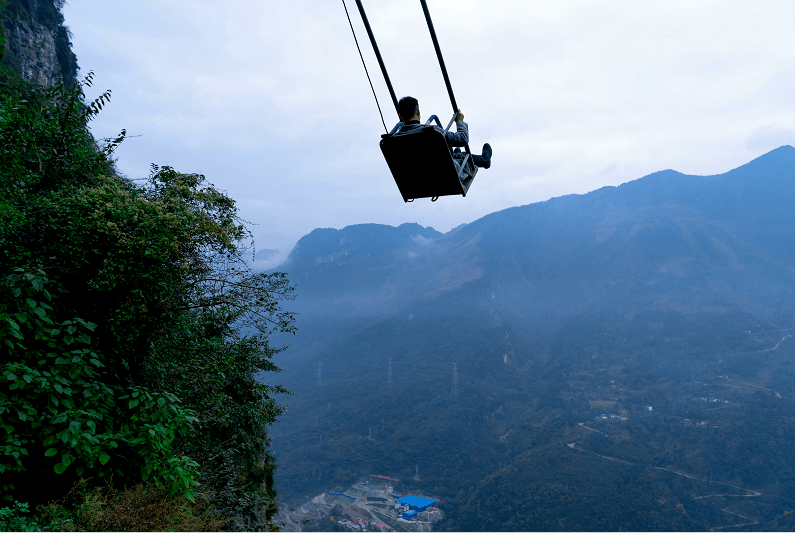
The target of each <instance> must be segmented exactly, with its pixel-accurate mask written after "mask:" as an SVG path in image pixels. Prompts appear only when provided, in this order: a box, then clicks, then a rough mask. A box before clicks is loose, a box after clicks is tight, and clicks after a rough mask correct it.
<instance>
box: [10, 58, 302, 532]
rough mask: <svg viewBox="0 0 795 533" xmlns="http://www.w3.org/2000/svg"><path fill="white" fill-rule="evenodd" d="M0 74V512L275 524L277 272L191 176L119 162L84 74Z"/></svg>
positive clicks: (146, 526) (97, 525) (22, 523)
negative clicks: (271, 433)
mask: <svg viewBox="0 0 795 533" xmlns="http://www.w3.org/2000/svg"><path fill="white" fill-rule="evenodd" d="M0 77H1V78H2V79H0V89H2V90H1V91H0V244H2V246H0V337H1V338H2V343H0V428H1V429H2V431H0V476H1V477H0V498H2V502H3V503H2V504H0V505H3V506H4V508H2V509H0V529H4V530H7V529H26V528H32V529H42V528H47V529H55V530H58V529H65V530H122V531H125V530H126V531H131V530H157V531H163V530H168V529H172V530H174V529H176V530H188V531H192V530H207V529H210V530H217V529H246V530H251V529H269V528H270V527H271V526H272V524H271V518H272V516H273V515H274V513H275V512H276V511H277V508H276V505H275V502H274V494H275V487H274V484H273V469H274V461H273V457H272V455H271V454H270V452H269V448H268V442H269V441H268V434H267V430H266V426H267V425H268V424H270V423H272V422H274V421H275V419H276V417H277V416H278V415H279V414H280V413H281V412H282V407H281V406H280V405H279V404H278V402H277V400H275V399H274V397H273V395H274V393H279V392H284V390H283V389H282V388H281V387H279V386H277V385H274V384H273V380H274V376H273V374H271V373H272V372H274V371H278V368H276V367H275V366H274V365H273V363H272V361H271V358H272V357H273V355H274V354H276V353H278V352H279V351H280V348H278V347H274V346H272V345H271V344H270V343H269V335H270V334H271V333H272V332H273V331H274V330H278V331H281V332H288V333H291V332H293V331H294V320H293V315H292V314H291V313H290V312H287V311H286V310H284V308H282V304H283V302H284V301H285V300H289V299H291V298H292V290H293V289H292V287H291V286H290V284H289V282H288V280H287V279H286V278H285V276H284V275H283V274H279V273H271V274H263V273H255V272H252V271H251V270H250V269H249V268H248V266H247V265H246V263H245V261H244V260H243V254H244V251H245V250H246V247H247V246H248V245H249V244H250V242H251V238H250V234H249V233H248V231H247V230H246V228H245V227H244V226H243V224H242V222H241V221H240V219H239V217H238V215H237V209H236V207H235V202H234V200H232V199H231V198H229V197H228V196H226V195H225V194H224V193H223V192H222V191H219V190H217V189H216V188H214V187H213V186H212V184H210V183H209V182H208V181H207V180H206V179H205V177H204V176H202V175H198V174H184V173H180V172H178V171H177V170H176V169H173V168H170V167H158V166H155V165H153V166H152V172H151V175H150V176H149V177H148V178H146V179H128V178H125V177H122V176H119V175H118V173H117V172H116V171H115V169H114V164H113V153H114V150H115V149H116V147H117V146H118V145H119V143H121V142H123V140H124V137H125V132H124V131H122V132H120V134H119V135H118V137H116V138H113V139H104V140H95V139H94V138H93V137H92V136H91V133H90V131H89V123H90V121H91V120H92V118H93V117H94V116H96V114H97V113H98V112H99V111H100V110H101V109H102V107H103V106H105V105H107V103H108V102H109V100H110V91H107V92H105V93H103V94H102V95H101V96H100V97H99V98H98V99H96V100H94V101H87V100H86V98H85V94H84V89H86V88H88V87H90V85H91V79H92V76H91V74H89V75H88V76H87V77H86V78H85V80H84V81H83V82H82V83H78V84H75V85H72V86H66V85H64V84H56V85H54V86H52V87H44V86H39V85H34V84H30V83H28V82H26V81H24V80H21V79H20V78H18V77H17V76H16V74H15V73H14V72H13V71H11V70H9V69H5V68H3V70H2V71H1V72H0ZM255 376H259V377H260V378H261V380H260V381H257V380H256V379H255ZM263 376H264V379H262V378H263ZM266 383H267V384H266Z"/></svg>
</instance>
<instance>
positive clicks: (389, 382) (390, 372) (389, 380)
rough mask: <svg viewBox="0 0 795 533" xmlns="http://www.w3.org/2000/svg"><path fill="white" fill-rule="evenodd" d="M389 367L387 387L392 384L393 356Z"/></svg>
mask: <svg viewBox="0 0 795 533" xmlns="http://www.w3.org/2000/svg"><path fill="white" fill-rule="evenodd" d="M388 368H389V370H388V371H387V374H386V386H387V388H389V387H391V386H392V358H391V357H390V358H389V367H388Z"/></svg>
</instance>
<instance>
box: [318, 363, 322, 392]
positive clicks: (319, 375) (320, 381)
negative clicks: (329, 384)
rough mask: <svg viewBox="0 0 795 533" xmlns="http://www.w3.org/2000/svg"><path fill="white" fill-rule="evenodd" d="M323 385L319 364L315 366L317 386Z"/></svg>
mask: <svg viewBox="0 0 795 533" xmlns="http://www.w3.org/2000/svg"><path fill="white" fill-rule="evenodd" d="M322 384H323V363H322V362H320V363H318V364H317V386H318V387H319V386H320V385H322Z"/></svg>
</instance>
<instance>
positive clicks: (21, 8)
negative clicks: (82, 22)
mask: <svg viewBox="0 0 795 533" xmlns="http://www.w3.org/2000/svg"><path fill="white" fill-rule="evenodd" d="M0 3H1V2H0ZM63 3H64V0H7V2H6V9H5V12H4V13H3V17H2V22H3V25H4V26H5V30H6V31H5V41H6V50H5V56H4V57H3V61H2V64H3V65H5V66H7V67H10V68H11V69H13V70H14V71H15V72H16V73H17V74H19V75H20V76H21V77H22V78H24V79H26V80H28V81H31V82H34V83H38V84H41V85H47V86H50V85H54V84H56V83H59V82H61V81H64V82H66V83H67V84H69V85H72V84H74V83H75V82H76V81H77V77H76V76H77V57H76V56H75V54H74V53H73V52H72V48H71V46H72V45H71V43H70V42H69V31H68V29H67V28H66V27H65V26H64V25H63V22H64V18H63V15H62V14H61V7H62V6H63ZM0 55H1V54H0Z"/></svg>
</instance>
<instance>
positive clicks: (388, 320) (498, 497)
mask: <svg viewBox="0 0 795 533" xmlns="http://www.w3.org/2000/svg"><path fill="white" fill-rule="evenodd" d="M793 185H795V149H793V148H792V147H782V148H780V149H778V150H776V151H774V152H772V153H770V154H768V155H766V156H763V157H761V158H759V159H758V160H756V161H754V162H752V163H750V164H748V165H745V166H743V167H740V168H738V169H736V170H734V171H731V172H730V173H727V174H724V175H720V176H714V177H708V178H699V177H695V176H683V175H681V174H677V173H675V172H673V171H668V172H664V173H660V174H657V175H652V176H649V177H647V178H643V179H641V180H637V181H635V182H630V183H627V184H624V185H622V186H621V187H612V188H605V189H602V190H599V191H595V192H593V193H589V194H588V195H583V196H570V197H564V198H558V199H554V200H550V201H548V202H543V203H539V204H532V205H528V206H523V207H516V208H511V209H508V210H505V211H502V212H498V213H493V214H491V215H488V216H486V217H484V218H482V219H480V220H478V221H475V222H473V223H471V224H469V225H467V226H464V227H462V228H459V229H457V230H453V231H451V232H449V233H446V234H444V235H441V234H438V233H437V232H433V231H432V230H430V229H429V228H421V227H418V226H410V225H403V226H400V227H397V228H394V227H389V226H376V225H360V226H351V227H348V228H343V229H340V230H331V229H324V230H316V231H314V232H312V233H311V234H310V235H308V236H306V237H304V238H303V239H302V240H301V241H299V243H298V246H296V248H295V250H294V251H293V253H292V254H291V258H290V259H289V260H288V262H287V263H286V264H285V265H284V268H285V269H287V270H288V272H289V273H290V276H291V278H293V279H296V280H301V281H300V285H299V288H300V290H301V294H302V298H301V299H300V301H298V302H296V304H297V306H298V311H299V312H300V317H301V323H300V326H301V336H300V338H298V339H296V342H295V345H294V346H293V348H292V349H291V350H290V357H289V358H285V359H284V360H280V359H277V360H276V362H277V363H278V364H279V365H280V366H283V367H284V368H286V369H287V372H286V373H285V378H286V379H285V382H284V385H285V386H286V387H288V388H289V389H290V390H291V391H293V392H294V393H295V394H294V396H292V397H290V398H288V403H289V410H288V412H287V413H286V414H285V415H284V416H283V417H282V419H281V421H280V423H279V425H278V427H277V428H275V431H274V433H273V434H272V438H273V449H274V453H276V454H277V456H278V457H279V460H280V467H279V469H278V471H277V474H276V479H277V484H278V486H279V488H280V497H281V498H283V500H282V501H283V502H284V503H285V505H284V506H283V507H284V508H287V507H289V506H293V509H295V508H296V507H298V506H300V505H301V504H302V503H303V502H306V501H307V500H306V498H305V496H307V495H309V496H314V495H316V494H319V493H320V492H322V491H323V490H332V491H333V490H334V489H335V488H341V489H342V488H345V487H347V486H350V484H351V483H353V482H356V481H358V480H359V479H360V477H361V476H366V475H367V474H383V475H387V476H390V477H395V478H398V479H400V480H401V481H402V486H398V487H396V488H397V492H399V493H401V494H406V493H414V494H421V495H424V496H430V497H433V498H435V499H437V501H438V504H439V505H438V507H440V508H441V509H442V510H443V511H444V512H445V514H446V517H447V518H446V520H445V521H443V522H441V523H439V524H438V525H437V526H435V527H434V529H439V530H451V531H477V530H485V531H493V530H513V531H516V530H519V531H539V530H540V531H546V530H586V531H588V530H609V531H616V530H619V529H624V530H627V529H628V530H634V531H644V530H663V531H667V530H710V529H712V528H715V530H719V529H720V530H725V531H730V530H731V531H738V530H740V531H744V530H788V531H789V530H792V529H793V524H794V523H795V522H793V520H795V512H793V510H795V491H793V490H792V487H793V486H795V468H793V464H794V463H793V458H795V363H794V361H795V358H794V357H795V342H793V337H790V335H793V331H792V324H793V316H795V314H794V313H793V310H795V306H794V305H793V303H795V299H794V296H795V293H794V292H793V291H792V287H793V282H795V277H793V271H792V269H791V265H792V264H793V258H795V248H794V247H793V245H792V243H793V242H795V239H793V236H792V233H791V231H792V228H793V227H795V215H793V211H792V209H789V208H788V203H791V194H790V191H792V190H793V188H792V187H793ZM390 359H391V365H390V364H389V361H390ZM321 363H322V366H321ZM455 363H458V365H457V367H456V369H457V374H456V378H457V388H458V395H457V397H456V396H455V395H453V394H452V384H453V375H454V374H453V365H454V364H455ZM321 369H322V374H321V373H320V370H321ZM319 374H320V375H321V377H322V379H318V376H319ZM390 382H391V386H389V383H390ZM710 396H712V397H713V398H717V399H718V400H716V401H708V398H709V397H710ZM702 398H707V399H706V400H702ZM720 400H724V401H720ZM726 402H728V403H726ZM648 407H652V408H653V409H652V410H649V409H648ZM601 414H605V415H606V417H607V418H606V419H603V418H602V417H601ZM610 415H613V416H614V418H611V416H610ZM618 417H621V418H618ZM572 445H573V446H572ZM416 472H419V478H418V479H415V473H416ZM307 507H308V506H307ZM311 511H312V509H311V508H310V509H309V510H308V511H307V512H306V513H294V514H293V519H294V520H295V521H296V522H300V521H301V520H304V519H307V520H309V519H315V522H312V523H310V527H312V528H318V529H323V528H326V529H328V528H329V527H331V526H329V525H328V524H329V520H328V518H329V517H325V518H324V519H322V520H321V519H320V518H318V517H317V516H316V515H313V514H312V513H311ZM335 516H336V514H335ZM742 524H745V525H742Z"/></svg>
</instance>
